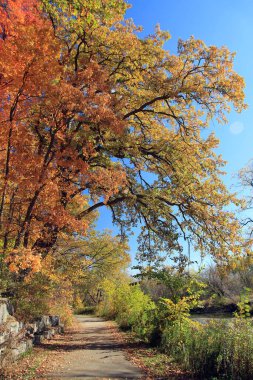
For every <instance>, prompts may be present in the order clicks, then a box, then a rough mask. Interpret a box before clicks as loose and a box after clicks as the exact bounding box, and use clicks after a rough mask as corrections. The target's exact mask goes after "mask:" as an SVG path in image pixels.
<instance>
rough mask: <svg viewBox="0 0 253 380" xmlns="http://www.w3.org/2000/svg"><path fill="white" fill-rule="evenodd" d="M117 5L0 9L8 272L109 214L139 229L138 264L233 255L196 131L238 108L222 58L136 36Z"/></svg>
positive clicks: (232, 227) (237, 93)
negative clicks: (101, 213)
mask: <svg viewBox="0 0 253 380" xmlns="http://www.w3.org/2000/svg"><path fill="white" fill-rule="evenodd" d="M128 6H129V5H128V4H127V3H126V2H125V1H123V0H118V1H115V0H96V1H94V0H93V1H91V0H81V1H80V0H71V1H66V0H58V1H48V0H41V1H40V0H5V1H2V2H1V4H0V20H1V22H0V102H1V105H0V123H1V128H0V148H1V149H0V193H1V194H0V221H1V229H0V234H1V242H2V243H1V247H2V251H3V252H4V254H5V256H6V258H7V261H8V263H9V264H10V269H12V270H14V271H17V270H26V269H27V268H32V269H33V270H34V271H36V270H39V268H40V261H41V257H42V258H45V257H46V256H47V255H48V254H49V253H50V252H51V251H52V248H53V247H54V245H55V243H56V241H57V239H58V238H59V236H61V234H62V233H69V234H73V233H76V234H79V235H85V234H86V232H87V230H88V227H89V224H90V223H91V221H92V220H93V214H94V212H95V211H96V210H98V209H100V208H101V207H107V208H109V209H110V210H111V213H112V218H113V221H114V222H115V223H117V224H118V225H119V226H120V228H121V230H122V234H125V233H126V232H127V231H128V230H129V229H130V228H132V227H133V226H137V225H139V224H140V225H141V226H142V227H141V233H140V237H139V250H140V253H141V254H142V255H143V256H144V257H147V256H149V257H152V256H154V255H155V254H156V252H157V251H166V252H168V253H170V254H171V255H173V254H174V253H175V254H176V255H175V257H176V258H177V257H178V252H181V250H182V247H181V245H180V237H183V238H187V237H188V236H191V238H192V239H193V241H194V243H195V246H196V247H197V248H198V249H199V250H200V251H201V252H202V253H204V252H205V253H210V254H212V255H213V256H214V257H216V258H221V257H223V258H226V257H227V255H229V253H231V252H233V253H240V251H241V249H242V244H241V241H240V230H239V224H238V222H237V220H236V218H235V216H234V214H233V213H232V212H231V211H230V210H231V205H233V204H237V203H238V201H237V199H236V198H235V196H234V195H231V194H230V193H229V192H228V191H227V190H226V187H225V186H224V184H223V182H222V180H221V174H222V170H223V167H224V164H225V163H224V161H223V160H222V158H221V157H220V156H217V155H216V153H215V149H216V147H217V146H218V140H217V138H216V137H215V135H214V134H213V133H211V134H207V133H204V132H203V131H205V130H206V129H207V127H208V125H209V122H210V120H211V119H212V118H217V120H218V122H221V123H222V122H225V121H226V114H227V112H229V110H230V107H231V106H232V107H234V109H235V110H236V111H238V112H240V111H242V110H243V109H244V108H245V104H244V92H243V90H244V81H243V79H242V77H240V76H239V75H238V74H237V73H236V72H235V71H234V69H233V59H234V54H233V53H230V51H229V50H228V49H227V48H225V47H221V48H218V47H216V46H206V45H205V44H204V42H202V41H200V40H196V39H194V38H193V37H191V38H189V39H188V40H187V41H179V42H178V53H177V54H171V53H170V52H169V51H168V50H166V49H165V48H164V43H165V42H167V41H168V40H169V38H170V36H169V34H168V33H167V32H164V31H162V30H160V28H159V26H157V28H156V30H155V31H154V34H153V35H149V36H147V37H145V38H142V37H140V35H139V32H140V31H141V28H140V27H136V26H135V25H134V22H133V21H132V20H127V19H125V18H124V15H125V11H126V9H127V8H128Z"/></svg>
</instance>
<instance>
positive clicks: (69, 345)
mask: <svg viewBox="0 0 253 380" xmlns="http://www.w3.org/2000/svg"><path fill="white" fill-rule="evenodd" d="M76 319H77V328H76V329H75V330H74V331H72V332H70V333H69V334H67V335H65V337H64V338H63V339H64V340H63V341H60V342H58V344H57V343H55V344H54V343H53V344H52V343H51V344H50V346H49V347H50V349H55V350H57V351H59V356H58V358H59V363H56V365H55V366H53V368H52V370H51V371H49V372H48V373H47V375H45V376H44V378H45V379H48V380H50V379H57V380H64V379H73V380H74V379H78V380H82V379H91V380H94V379H140V378H141V377H142V376H143V374H142V372H141V371H140V369H139V368H137V367H136V366H135V365H134V364H132V363H131V362H129V361H128V360H127V359H126V357H125V355H124V352H123V351H122V348H123V347H122V346H123V345H122V343H119V342H118V341H117V339H116V337H115V336H114V335H113V334H112V332H111V331H110V326H109V323H108V322H106V321H104V320H102V319H101V318H96V317H92V316H77V317H76ZM54 346H55V347H54ZM53 347H54V348H53ZM57 362H58V360H57Z"/></svg>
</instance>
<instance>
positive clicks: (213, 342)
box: [162, 319, 253, 379]
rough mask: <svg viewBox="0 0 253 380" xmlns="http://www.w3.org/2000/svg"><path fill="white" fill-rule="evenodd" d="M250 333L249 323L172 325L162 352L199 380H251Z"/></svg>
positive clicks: (252, 339) (252, 354)
mask: <svg viewBox="0 0 253 380" xmlns="http://www.w3.org/2000/svg"><path fill="white" fill-rule="evenodd" d="M252 330H253V325H252V322H251V321H249V320H237V319H235V320H232V321H229V322H226V321H212V322H210V323H208V324H207V325H200V324H199V323H197V322H193V321H191V320H190V319H188V320H184V321H183V322H182V323H179V321H175V322H174V323H170V324H168V325H167V327H166V328H165V330H164V332H163V337H162V348H163V349H164V351H165V352H167V353H169V355H170V356H172V357H173V358H174V359H175V360H176V361H177V362H178V363H180V364H181V365H182V366H183V368H185V369H186V370H190V371H192V372H193V373H195V374H198V376H199V378H202V379H204V378H206V379H208V378H212V377H215V376H216V377H217V376H218V378H224V379H252V378H253V334H252Z"/></svg>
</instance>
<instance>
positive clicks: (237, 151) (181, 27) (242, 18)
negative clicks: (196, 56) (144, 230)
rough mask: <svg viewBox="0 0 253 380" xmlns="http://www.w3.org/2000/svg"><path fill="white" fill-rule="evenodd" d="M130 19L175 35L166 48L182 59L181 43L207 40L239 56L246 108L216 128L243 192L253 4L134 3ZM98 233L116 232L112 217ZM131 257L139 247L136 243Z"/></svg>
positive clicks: (251, 124)
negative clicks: (178, 52) (241, 172)
mask: <svg viewBox="0 0 253 380" xmlns="http://www.w3.org/2000/svg"><path fill="white" fill-rule="evenodd" d="M129 3H131V4H132V8H131V9H130V10H128V12H127V17H131V18H133V19H134V21H135V24H137V25H142V26H143V27H144V32H143V35H146V34H150V33H152V32H153V30H154V27H155V25H156V24H158V23H159V24H160V26H161V28H162V29H163V30H167V31H169V32H170V34H171V40H170V41H169V42H168V43H167V44H166V48H167V49H168V50H169V51H170V52H171V53H176V49H177V41H178V39H179V38H181V39H187V38H189V37H190V36H192V35H193V36H194V37H195V38H200V39H202V40H203V41H204V42H205V43H206V44H207V45H216V46H224V45H225V46H227V47H228V48H229V49H230V50H231V51H233V52H236V58H235V69H236V71H237V72H238V73H239V74H240V75H242V76H243V77H244V78H245V81H246V103H247V104H248V106H249V108H248V109H247V110H246V111H244V112H243V113H241V114H237V113H235V112H232V113H231V114H230V115H229V117H228V119H229V123H228V125H221V126H220V125H217V124H216V123H212V124H211V125H210V128H211V129H212V130H214V131H215V133H216V135H217V136H218V138H219V139H220V147H219V149H218V152H219V153H221V154H222V156H223V158H224V159H225V160H226V161H227V162H228V163H227V166H226V171H227V173H228V174H227V175H226V177H225V178H224V182H225V183H226V185H227V186H228V187H229V188H231V189H232V190H233V191H235V190H237V185H238V179H237V178H236V176H237V173H238V171H239V170H240V169H241V168H243V167H244V166H245V165H246V164H247V162H248V161H249V160H250V159H252V158H253V1H252V0H241V1H238V0H230V1H229V0H219V1H218V0H212V1H210V0H209V1H208V0H206V1H203V0H202V1H201V0H191V1H189V0H188V1H187V0H176V1H175V0H156V1H154V0H132V1H129ZM98 228H99V229H102V228H110V229H113V230H114V231H115V232H116V230H115V228H113V226H112V224H111V218H110V213H109V212H107V211H106V210H101V216H100V219H99V221H98ZM130 247H131V256H132V257H134V255H135V252H136V241H135V237H134V236H133V237H132V238H131V239H130Z"/></svg>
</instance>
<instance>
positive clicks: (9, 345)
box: [0, 298, 63, 367]
mask: <svg viewBox="0 0 253 380" xmlns="http://www.w3.org/2000/svg"><path fill="white" fill-rule="evenodd" d="M13 314H14V310H13V307H12V305H11V303H10V302H9V301H8V299H5V298H0V367H2V366H3V365H5V364H6V363H10V362H12V361H15V360H16V359H17V358H18V357H19V356H20V355H22V354H24V353H25V352H26V351H28V350H29V349H30V348H32V347H33V345H34V344H40V343H41V342H42V340H43V339H51V338H52V337H53V336H54V335H55V334H56V333H62V332H63V325H62V324H61V323H60V319H59V317H57V316H42V317H41V318H39V319H38V320H36V321H34V322H33V323H30V324H24V323H23V322H21V321H18V320H17V319H16V318H15V317H14V315H13Z"/></svg>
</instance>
